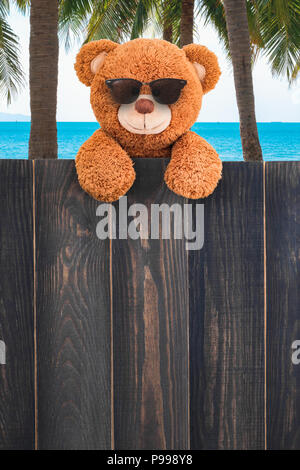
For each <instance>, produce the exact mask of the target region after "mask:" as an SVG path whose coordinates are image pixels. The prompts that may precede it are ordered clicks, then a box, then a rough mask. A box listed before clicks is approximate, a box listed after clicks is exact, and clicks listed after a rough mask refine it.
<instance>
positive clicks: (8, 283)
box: [0, 160, 34, 450]
mask: <svg viewBox="0 0 300 470" xmlns="http://www.w3.org/2000/svg"><path fill="white" fill-rule="evenodd" d="M0 217H1V221H0V340H1V341H3V342H4V343H5V346H6V364H5V365H4V364H1V365H0V449H1V450H3V449H6V450H7V449H16V450H18V449H22V450H23V449H33V448H34V341H33V231H32V162H29V161H18V160H0ZM2 345H3V344H2Z"/></svg>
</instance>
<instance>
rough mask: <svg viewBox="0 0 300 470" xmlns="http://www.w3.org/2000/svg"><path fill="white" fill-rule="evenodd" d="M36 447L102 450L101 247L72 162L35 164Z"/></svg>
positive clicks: (105, 320) (104, 274) (91, 203)
mask: <svg viewBox="0 0 300 470" xmlns="http://www.w3.org/2000/svg"><path fill="white" fill-rule="evenodd" d="M35 176H36V270H37V271H36V272H37V279H36V289H37V309H36V310H37V363H38V446H39V448H40V449H110V447H111V402H110V394H111V388H110V362H111V348H110V291H109V241H108V240H104V241H103V240H99V239H98V238H97V236H96V224H97V217H96V208H97V206H98V205H99V203H98V202H97V201H95V200H93V199H92V198H91V197H89V196H88V195H87V194H85V193H84V192H83V191H82V190H81V188H80V187H79V184H78V181H77V177H76V173H75V168H74V162H73V161H47V162H42V161H36V162H35Z"/></svg>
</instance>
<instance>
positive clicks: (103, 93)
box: [75, 38, 222, 202]
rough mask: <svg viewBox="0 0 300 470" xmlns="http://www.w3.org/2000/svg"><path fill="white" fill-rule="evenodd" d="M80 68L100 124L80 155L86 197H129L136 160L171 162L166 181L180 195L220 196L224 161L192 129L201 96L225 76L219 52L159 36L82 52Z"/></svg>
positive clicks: (105, 44) (89, 47)
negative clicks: (162, 38)
mask: <svg viewBox="0 0 300 470" xmlns="http://www.w3.org/2000/svg"><path fill="white" fill-rule="evenodd" d="M75 70H76V73H77V76H78V78H79V80H80V81H81V82H83V83H84V84H85V85H87V86H90V87H91V94H90V100H91V105H92V108H93V111H94V114H95V117H96V119H97V121H98V122H99V124H100V129H98V130H97V131H96V132H95V133H94V134H93V135H92V136H91V137H90V138H89V139H88V140H87V141H86V142H85V143H84V144H83V145H82V146H81V148H80V149H79V152H78V154H77V156H76V163H75V164H76V170H77V174H78V180H79V183H80V185H81V187H82V188H83V189H84V190H85V191H86V192H87V193H88V194H90V195H91V196H92V197H93V198H95V199H97V200H100V201H104V202H112V201H116V200H118V199H119V198H120V197H121V196H123V195H125V194H126V193H127V191H128V190H129V189H130V187H131V186H132V185H133V183H134V180H135V171H134V163H133V160H132V158H131V157H139V158H149V157H151V158H157V157H169V158H170V161H169V163H168V166H167V169H166V171H165V174H164V180H165V183H166V185H167V186H168V188H169V189H170V190H171V191H173V192H174V193H176V194H178V195H180V196H183V197H186V198H191V199H198V198H204V197H206V196H208V195H209V194H211V193H212V192H213V191H214V189H215V188H216V186H217V184H218V181H219V179H220V178H221V172H222V163H221V160H220V159H219V157H218V154H217V152H216V151H215V150H214V149H213V147H212V146H211V145H210V144H208V143H207V142H206V141H205V140H204V139H203V138H202V137H200V136H199V135H197V134H196V133H194V132H192V131H190V127H191V126H192V125H193V124H194V122H195V121H196V119H197V116H198V114H199V111H200V108H201V104H202V97H203V95H204V94H205V93H207V92H208V91H210V90H212V89H213V88H214V87H215V85H216V83H217V82H218V79H219V77H220V73H221V72H220V68H219V65H218V60H217V57H216V56H215V54H214V53H212V52H211V51H210V50H208V49H207V48H206V47H205V46H201V45H197V44H189V45H187V46H184V47H183V48H182V49H180V48H179V47H177V46H176V45H174V44H171V43H170V42H168V41H164V40H160V39H143V38H141V39H134V40H132V41H129V42H127V43H124V44H117V43H115V42H113V41H110V40H107V39H102V40H98V41H93V42H89V43H87V44H85V45H84V46H83V47H82V48H81V50H80V51H79V53H78V54H77V57H76V63H75Z"/></svg>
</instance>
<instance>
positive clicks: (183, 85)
mask: <svg viewBox="0 0 300 470" xmlns="http://www.w3.org/2000/svg"><path fill="white" fill-rule="evenodd" d="M121 80H130V81H132V82H135V83H137V84H138V86H139V94H138V96H137V98H138V97H139V95H140V91H141V88H142V86H143V85H149V86H150V89H151V94H152V96H153V92H152V86H153V85H154V84H155V83H156V82H161V81H164V80H176V81H177V82H180V83H181V84H182V88H183V87H185V85H186V84H187V81H186V80H183V79H181V78H157V79H156V80H152V81H151V82H140V81H139V80H136V79H135V78H111V79H108V80H105V84H106V85H107V87H108V88H109V89H110V90H111V86H112V84H113V83H114V82H119V81H121ZM182 88H181V90H182ZM181 90H180V92H181ZM179 96H180V94H179ZM137 98H135V99H134V100H133V101H130V102H129V103H127V104H130V103H134V101H135V100H136V99H137ZM153 99H154V100H155V101H156V102H157V103H160V102H159V101H158V100H157V99H156V98H155V96H153ZM178 99H179V97H178V98H177V100H178ZM177 100H175V101H174V102H171V103H163V104H174V103H176V101H177ZM119 104H126V103H119Z"/></svg>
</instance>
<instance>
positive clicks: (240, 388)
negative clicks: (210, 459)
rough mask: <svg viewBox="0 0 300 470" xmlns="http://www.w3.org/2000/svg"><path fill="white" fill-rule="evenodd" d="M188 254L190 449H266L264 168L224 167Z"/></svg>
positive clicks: (233, 164) (247, 164) (241, 165)
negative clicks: (200, 234)
mask: <svg viewBox="0 0 300 470" xmlns="http://www.w3.org/2000/svg"><path fill="white" fill-rule="evenodd" d="M203 202H204V205H205V208H204V210H205V217H204V220H205V241H204V247H203V249H202V250H200V251H190V253H189V288H190V290H189V296H190V375H191V402H190V403H191V404H190V407H191V409H190V413H191V448H192V449H263V448H264V266H263V262H264V261H263V260H264V257H263V166H262V164H260V163H224V168H223V178H222V181H221V182H220V184H219V186H218V188H217V189H216V191H215V192H214V194H213V195H212V196H210V197H209V198H207V199H205V200H204V201H203Z"/></svg>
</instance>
